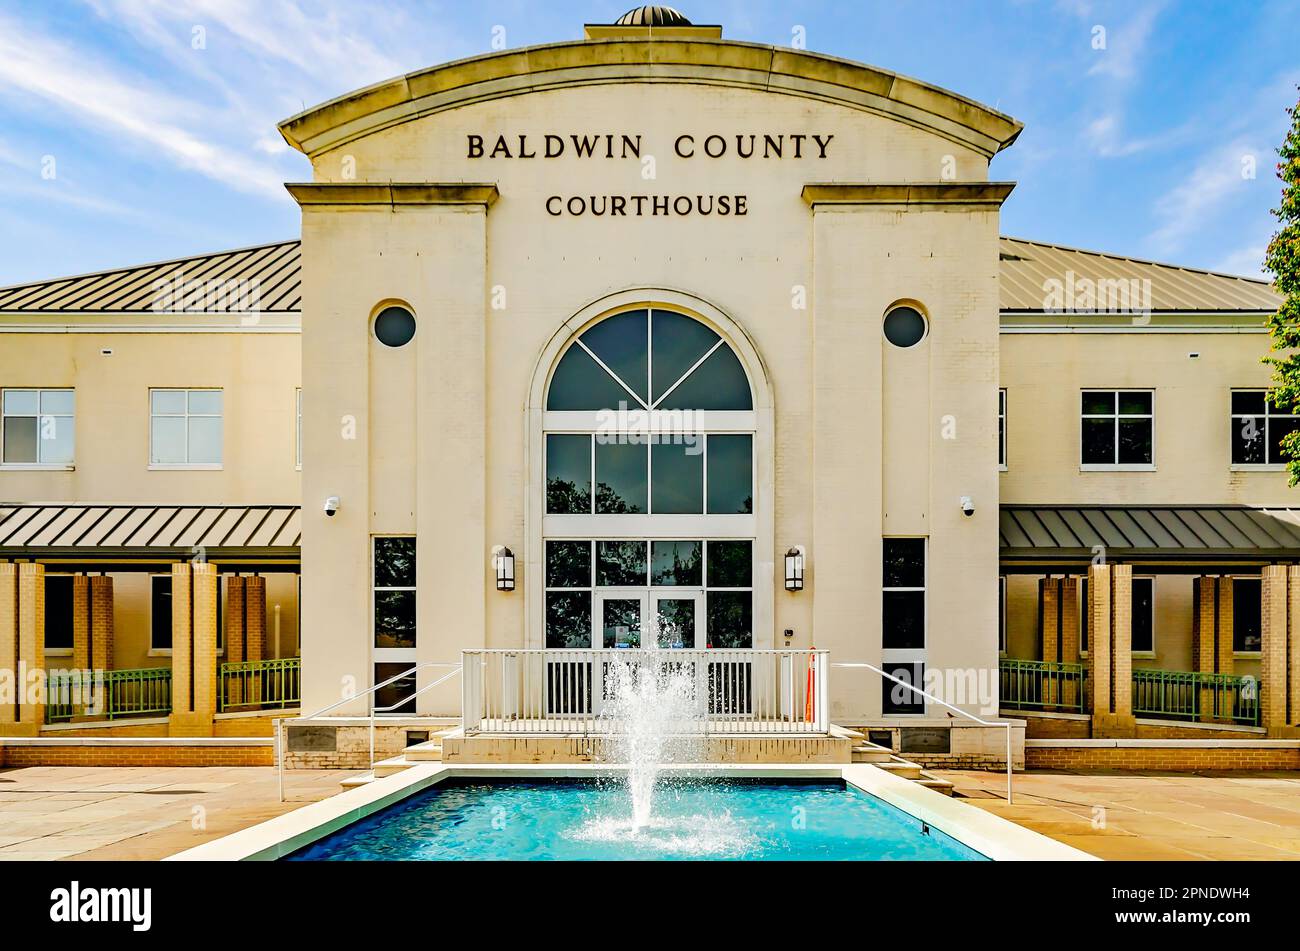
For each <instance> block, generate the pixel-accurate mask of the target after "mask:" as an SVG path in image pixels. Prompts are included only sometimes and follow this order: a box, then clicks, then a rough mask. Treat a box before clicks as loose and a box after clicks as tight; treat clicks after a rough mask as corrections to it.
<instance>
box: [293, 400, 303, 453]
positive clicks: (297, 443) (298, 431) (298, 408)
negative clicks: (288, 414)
mask: <svg viewBox="0 0 1300 951" xmlns="http://www.w3.org/2000/svg"><path fill="white" fill-rule="evenodd" d="M293 395H294V406H295V412H296V416H297V421H296V425H295V426H294V458H295V459H296V460H297V464H298V468H299V469H301V468H302V387H301V386H300V387H298V388H297V389H296V390H294V391H293Z"/></svg>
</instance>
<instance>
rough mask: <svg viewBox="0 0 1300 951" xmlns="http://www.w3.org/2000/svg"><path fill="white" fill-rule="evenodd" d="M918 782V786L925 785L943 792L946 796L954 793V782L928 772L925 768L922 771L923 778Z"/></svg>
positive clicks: (927, 787)
mask: <svg viewBox="0 0 1300 951" xmlns="http://www.w3.org/2000/svg"><path fill="white" fill-rule="evenodd" d="M916 784H917V785H918V786H924V787H925V788H926V789H933V790H934V791H935V792H937V793H942V794H943V795H945V796H951V795H952V794H953V784H952V783H950V782H948V780H946V779H940V778H939V777H938V776H934V775H932V774H930V773H927V772H925V771H924V770H922V772H921V778H920V779H918V780H916Z"/></svg>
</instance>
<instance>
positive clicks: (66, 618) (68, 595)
mask: <svg viewBox="0 0 1300 951" xmlns="http://www.w3.org/2000/svg"><path fill="white" fill-rule="evenodd" d="M45 649H46V650H47V651H49V650H71V649H72V575H46V576H45Z"/></svg>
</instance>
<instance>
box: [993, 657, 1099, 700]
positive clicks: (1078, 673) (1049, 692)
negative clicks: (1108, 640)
mask: <svg viewBox="0 0 1300 951" xmlns="http://www.w3.org/2000/svg"><path fill="white" fill-rule="evenodd" d="M998 673H999V680H1000V686H1001V706H1002V709H1004V710H1050V711H1055V712H1061V713H1082V712H1083V711H1084V710H1085V705H1084V700H1085V694H1086V685H1087V677H1088V669H1087V668H1086V667H1085V666H1084V665H1083V664H1061V663H1057V662H1055V661H1043V660H1002V661H999V663H998Z"/></svg>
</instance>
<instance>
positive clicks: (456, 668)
mask: <svg viewBox="0 0 1300 951" xmlns="http://www.w3.org/2000/svg"><path fill="white" fill-rule="evenodd" d="M431 667H441V668H444V669H446V668H450V673H447V674H444V675H443V676H442V677H439V678H438V679H437V680H435V681H433V683H429V684H425V685H424V686H423V687H421V688H420V689H419V690H416V691H415V692H414V693H412V694H411V695H410V696H409V697H403V698H402V699H401V700H399V701H397V702H396V703H392V704H389V705H388V706H386V707H376V706H375V700H374V695H375V692H376V691H378V690H380V689H382V688H383V687H387V686H388V685H389V684H393V683H396V682H397V681H399V680H401V679H403V678H404V677H410V676H411V675H412V674H414V673H417V672H418V671H421V670H427V669H429V668H431ZM458 673H460V664H443V663H437V662H435V661H426V662H425V663H423V664H416V665H414V666H413V667H408V668H407V669H406V670H403V671H402V672H401V673H399V674H394V675H393V676H392V677H389V678H388V679H387V680H381V681H380V682H379V683H377V684H375V685H374V686H372V687H367V688H366V689H365V690H363V691H361V693H357V694H349V695H348V696H346V697H344V698H343V699H342V700H336V701H334V702H333V703H331V704H329V705H328V706H324V707H321V708H320V709H319V710H317V711H316V712H315V713H311V714H308V715H307V716H305V717H299V719H300V720H314V719H315V718H316V717H319V716H324V715H325V714H327V713H329V712H330V711H331V710H336V709H338V708H339V707H341V706H343V705H344V704H345V703H352V702H353V701H354V700H356V699H357V698H358V697H368V698H370V699H369V703H368V704H367V705H368V706H369V708H370V712H369V713H368V714H367V716H368V717H369V719H370V768H371V769H374V768H375V717H376V716H377V715H378V714H381V713H391V712H393V711H394V710H396V709H397V708H398V707H402V706H405V705H406V704H408V703H410V702H411V701H412V700H414V699H415V698H416V697H418V696H419V695H420V694H422V693H424V692H425V691H426V690H432V689H433V688H434V687H437V686H438V685H439V684H442V683H445V682H446V681H448V680H450V679H451V678H452V677H455V676H456V675H457V674H458ZM284 721H285V718H284V717H281V718H280V719H279V720H277V721H276V730H275V741H276V742H275V746H276V749H275V760H276V767H277V770H278V772H279V784H280V801H281V802H284V758H285V752H286V751H285V745H284Z"/></svg>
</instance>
